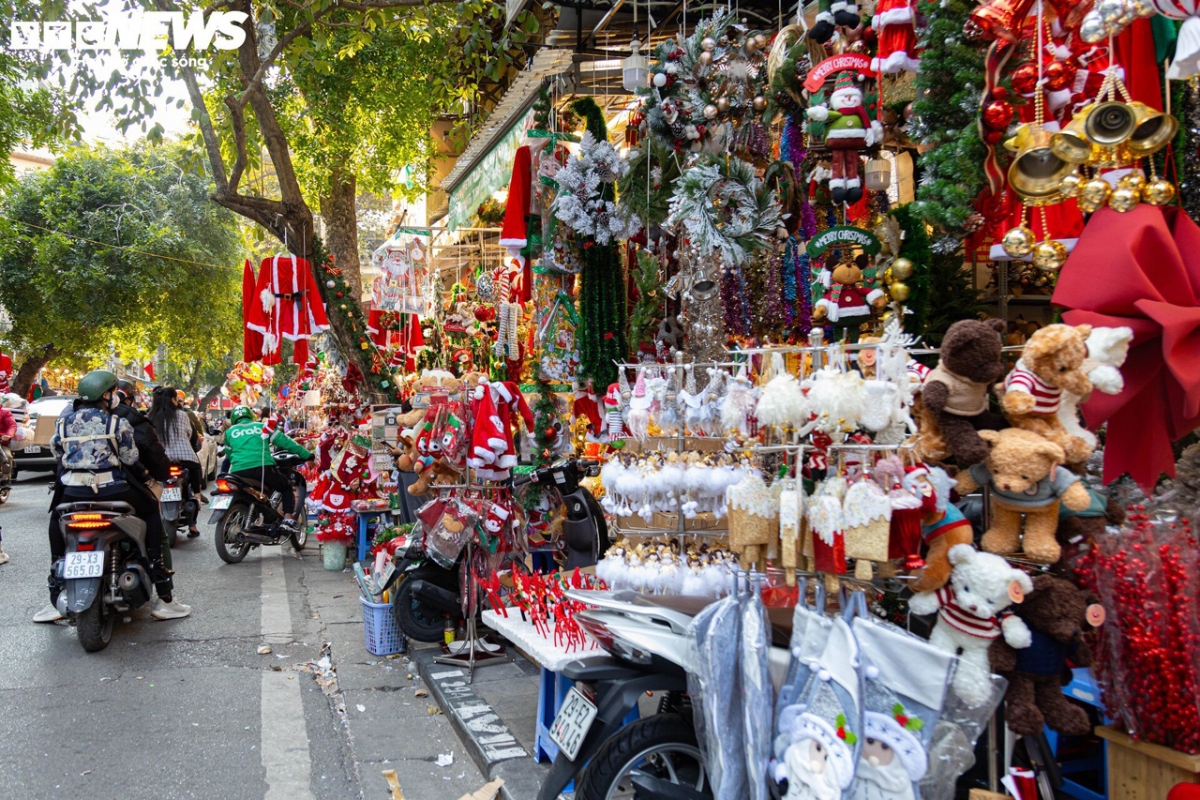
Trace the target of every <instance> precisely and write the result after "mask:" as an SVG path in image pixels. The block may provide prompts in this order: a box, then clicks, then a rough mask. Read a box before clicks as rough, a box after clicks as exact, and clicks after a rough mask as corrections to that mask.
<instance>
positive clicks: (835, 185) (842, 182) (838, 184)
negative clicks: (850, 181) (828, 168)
mask: <svg viewBox="0 0 1200 800" xmlns="http://www.w3.org/2000/svg"><path fill="white" fill-rule="evenodd" d="M829 188H830V189H845V188H846V179H845V178H830V179H829ZM825 285H826V286H829V284H828V283H826V284H825Z"/></svg>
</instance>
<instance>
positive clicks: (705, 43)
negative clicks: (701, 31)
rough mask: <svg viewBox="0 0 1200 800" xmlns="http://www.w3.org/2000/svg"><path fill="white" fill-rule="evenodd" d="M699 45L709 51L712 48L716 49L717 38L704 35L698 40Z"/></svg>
mask: <svg viewBox="0 0 1200 800" xmlns="http://www.w3.org/2000/svg"><path fill="white" fill-rule="evenodd" d="M700 47H701V49H703V50H707V51H708V52H710V53H711V52H712V51H713V50H715V49H717V40H716V39H714V38H713V37H711V36H705V37H704V38H703V39H701V40H700Z"/></svg>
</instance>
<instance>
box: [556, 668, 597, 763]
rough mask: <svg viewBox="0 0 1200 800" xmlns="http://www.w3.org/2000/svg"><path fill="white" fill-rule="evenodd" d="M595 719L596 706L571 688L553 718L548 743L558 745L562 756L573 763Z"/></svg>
mask: <svg viewBox="0 0 1200 800" xmlns="http://www.w3.org/2000/svg"><path fill="white" fill-rule="evenodd" d="M595 719H596V704H595V703H593V702H592V701H591V700H588V699H587V697H585V696H584V694H583V692H581V691H579V689H577V688H576V687H574V686H572V687H571V691H569V692H567V699H566V700H564V701H563V704H562V708H560V709H559V710H558V714H557V715H555V717H554V724H553V725H551V726H550V741H552V742H554V743H555V744H556V745H558V749H559V750H560V751H562V753H563V755H565V756H566V757H567V758H568V759H569V760H571V761H574V760H575V756H577V755H579V747H580V745H582V744H583V740H584V738H585V737H586V736H587V733H588V731H589V730H591V727H592V722H593V721H594V720H595Z"/></svg>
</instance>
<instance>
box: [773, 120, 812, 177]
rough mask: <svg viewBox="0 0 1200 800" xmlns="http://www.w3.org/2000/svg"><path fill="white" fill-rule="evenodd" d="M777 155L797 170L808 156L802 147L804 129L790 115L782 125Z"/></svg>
mask: <svg viewBox="0 0 1200 800" xmlns="http://www.w3.org/2000/svg"><path fill="white" fill-rule="evenodd" d="M779 155H780V158H782V159H783V160H784V161H790V162H791V163H792V166H794V167H795V168H796V170H797V172H799V170H800V166H801V165H802V164H803V163H804V159H805V158H806V157H807V156H808V152H807V151H806V150H805V149H804V129H803V128H801V127H800V125H799V123H797V122H796V119H795V118H794V117H792V116H791V115H789V116H788V118H787V122H785V123H784V125H783V135H782V136H781V137H780V139H779Z"/></svg>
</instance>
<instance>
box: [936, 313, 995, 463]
mask: <svg viewBox="0 0 1200 800" xmlns="http://www.w3.org/2000/svg"><path fill="white" fill-rule="evenodd" d="M1003 331H1004V322H1003V321H1002V320H998V319H993V320H988V321H987V322H982V321H980V320H974V319H964V320H959V321H958V322H956V323H954V324H953V325H951V326H950V329H949V330H948V331H946V336H945V337H944V338H943V339H942V347H941V353H940V359H939V361H938V365H937V366H936V367H934V369H933V370H932V371H931V372H930V373H929V375H928V376H927V377H926V378H925V383H924V386H923V387H922V389H921V399H922V401H923V404H924V409H925V411H926V412H927V415H926V416H925V421H926V424H927V425H928V424H929V423H931V422H932V423H933V429H931V430H929V431H928V432H926V431H922V432H921V435H922V436H924V435H926V433H928V435H929V436H931V437H933V438H935V439H936V438H937V437H941V438H943V439H944V440H945V443H946V448H947V449H948V450H949V451H950V453H951V454H952V455H953V456H954V457H955V459H957V460H958V463H959V464H960V465H961V466H964V467H968V466H970V465H972V464H978V463H979V462H980V461H983V460H984V459H985V458H987V454H988V448H987V443H986V442H984V441H983V439H981V438H980V436H979V433H978V431H980V430H984V429H987V430H994V429H997V428H1001V427H1003V426H1004V421H1003V420H1002V419H1001V418H1000V417H999V416H997V415H995V414H992V413H991V412H990V411H988V389H989V388H990V387H991V385H992V384H993V383H994V382H995V381H996V380H997V379H998V378H999V377H1000V376H1001V375H1002V374H1004V362H1003V361H1002V360H1001V358H1000V334H1001V333H1002V332H1003Z"/></svg>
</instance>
